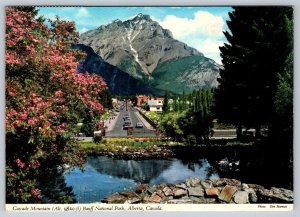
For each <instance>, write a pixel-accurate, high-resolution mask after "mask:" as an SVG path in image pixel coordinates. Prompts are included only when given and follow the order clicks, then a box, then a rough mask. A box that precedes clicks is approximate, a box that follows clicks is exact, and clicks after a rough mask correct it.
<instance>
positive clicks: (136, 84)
mask: <svg viewBox="0 0 300 217" xmlns="http://www.w3.org/2000/svg"><path fill="white" fill-rule="evenodd" d="M72 49H77V50H81V51H83V52H85V53H86V54H87V56H86V57H85V58H84V59H83V60H81V61H80V64H79V67H78V71H79V72H90V73H95V74H98V75H100V76H101V77H102V78H103V79H104V80H105V82H106V83H107V85H108V88H109V90H110V91H111V93H112V94H115V95H136V94H147V95H161V94H163V91H159V90H156V89H155V88H152V87H150V86H148V85H147V84H145V83H143V81H140V80H138V79H136V78H134V77H132V76H130V75H129V74H128V73H126V72H123V71H122V70H120V69H118V68H117V67H115V66H113V65H111V64H109V63H107V62H105V61H104V60H103V59H102V58H101V57H100V56H99V55H97V54H96V53H95V52H94V51H93V49H92V48H90V47H88V46H86V45H83V44H77V45H73V46H72Z"/></svg>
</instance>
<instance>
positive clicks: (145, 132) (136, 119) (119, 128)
mask: <svg viewBox="0 0 300 217" xmlns="http://www.w3.org/2000/svg"><path fill="white" fill-rule="evenodd" d="M137 112H138V111H137V110H136V109H135V108H128V111H126V110H125V108H124V109H123V110H120V114H119V115H118V116H117V120H112V122H113V121H115V123H112V124H114V126H113V127H112V130H109V131H106V133H105V136H106V137H126V136H127V129H123V123H124V120H123V117H124V116H126V115H128V116H129V117H130V120H131V123H132V126H133V136H134V137H153V136H155V135H156V134H155V130H154V129H149V123H147V121H146V120H145V119H144V118H142V117H141V116H140V115H137V114H136V113H137ZM136 123H143V125H144V127H143V128H136V127H135V126H136ZM147 127H148V128H147Z"/></svg>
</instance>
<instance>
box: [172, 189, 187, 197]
mask: <svg viewBox="0 0 300 217" xmlns="http://www.w3.org/2000/svg"><path fill="white" fill-rule="evenodd" d="M185 195H187V192H186V190H184V189H180V188H178V189H176V190H175V191H174V196H175V197H182V196H185Z"/></svg>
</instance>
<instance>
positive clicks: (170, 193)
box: [163, 187, 173, 197]
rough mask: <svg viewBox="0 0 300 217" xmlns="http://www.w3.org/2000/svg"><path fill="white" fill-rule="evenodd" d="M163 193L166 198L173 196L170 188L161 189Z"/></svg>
mask: <svg viewBox="0 0 300 217" xmlns="http://www.w3.org/2000/svg"><path fill="white" fill-rule="evenodd" d="M163 192H164V194H165V195H166V197H169V196H173V191H172V190H171V188H169V187H165V188H164V189H163Z"/></svg>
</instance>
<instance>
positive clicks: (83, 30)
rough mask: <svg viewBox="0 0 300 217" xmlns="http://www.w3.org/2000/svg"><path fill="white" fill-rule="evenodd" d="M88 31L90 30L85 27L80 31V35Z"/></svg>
mask: <svg viewBox="0 0 300 217" xmlns="http://www.w3.org/2000/svg"><path fill="white" fill-rule="evenodd" d="M88 30H89V29H87V28H85V27H83V28H81V29H79V30H78V32H79V33H80V34H82V33H84V32H87V31H88Z"/></svg>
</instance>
